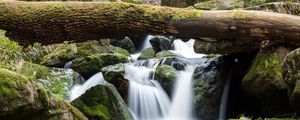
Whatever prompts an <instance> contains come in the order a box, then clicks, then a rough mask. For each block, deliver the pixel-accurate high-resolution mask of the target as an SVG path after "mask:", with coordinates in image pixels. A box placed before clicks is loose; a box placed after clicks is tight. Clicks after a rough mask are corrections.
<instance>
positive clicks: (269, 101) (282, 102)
mask: <svg viewBox="0 0 300 120" xmlns="http://www.w3.org/2000/svg"><path fill="white" fill-rule="evenodd" d="M290 51H291V50H290V49H289V48H286V47H282V46H280V47H275V48H266V49H262V50H260V51H259V53H258V54H257V56H256V57H255V59H254V60H253V61H252V64H251V67H250V68H249V70H248V72H247V74H246V75H245V76H244V78H243V80H242V88H243V90H244V92H245V93H246V94H248V95H250V96H255V97H256V98H257V99H258V100H259V101H260V102H261V104H262V109H263V112H264V113H265V114H266V115H272V114H273V115H274V114H280V113H282V112H286V111H288V110H289V107H288V97H287V85H286V83H285V82H284V80H283V77H282V69H281V63H282V61H283V58H284V57H285V56H286V54H287V53H288V52H290Z"/></svg>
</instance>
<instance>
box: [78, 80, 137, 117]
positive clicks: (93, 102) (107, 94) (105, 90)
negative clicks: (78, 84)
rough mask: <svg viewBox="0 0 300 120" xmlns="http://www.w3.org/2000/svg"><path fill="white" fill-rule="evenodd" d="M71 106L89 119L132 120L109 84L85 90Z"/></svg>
mask: <svg viewBox="0 0 300 120" xmlns="http://www.w3.org/2000/svg"><path fill="white" fill-rule="evenodd" d="M72 105H74V106H75V107H77V108H78V109H79V110H81V111H82V112H83V113H84V114H85V115H86V116H87V117H88V118H89V119H100V120H132V119H133V118H132V116H131V113H130V112H129V110H128V108H127V106H126V104H125V102H124V101H123V99H122V98H121V96H120V95H119V93H118V92H117V90H116V88H115V87H114V86H113V85H112V84H110V83H107V84H103V85H97V86H95V87H92V88H90V89H89V90H87V91H86V92H85V93H84V94H83V95H81V96H80V97H79V98H77V99H75V100H74V101H72Z"/></svg>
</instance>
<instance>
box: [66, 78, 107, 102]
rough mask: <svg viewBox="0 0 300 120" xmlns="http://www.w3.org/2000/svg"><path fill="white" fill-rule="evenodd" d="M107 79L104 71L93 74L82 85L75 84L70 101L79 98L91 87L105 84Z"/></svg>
mask: <svg viewBox="0 0 300 120" xmlns="http://www.w3.org/2000/svg"><path fill="white" fill-rule="evenodd" d="M105 83H106V81H105V80H104V78H103V76H102V73H101V72H99V73H97V74H95V75H94V76H92V77H91V78H90V79H88V80H87V81H86V82H85V83H84V84H82V85H74V86H73V87H72V89H71V92H70V98H69V101H73V100H74V99H76V98H78V97H79V96H81V95H82V94H84V93H85V91H87V90H88V89H90V88H91V87H94V86H96V85H99V84H105Z"/></svg>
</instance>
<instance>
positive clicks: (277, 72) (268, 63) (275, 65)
mask: <svg viewBox="0 0 300 120" xmlns="http://www.w3.org/2000/svg"><path fill="white" fill-rule="evenodd" d="M257 74H260V76H259V77H264V78H261V79H267V78H274V79H277V80H280V79H282V74H281V60H280V58H279V56H278V54H277V53H276V52H275V53H269V52H262V51H261V52H260V53H258V55H257V56H256V58H255V59H254V61H253V63H252V65H251V68H250V70H249V71H248V73H247V74H246V76H245V77H244V79H245V80H250V79H258V78H256V76H257Z"/></svg>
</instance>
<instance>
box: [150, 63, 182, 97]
mask: <svg viewBox="0 0 300 120" xmlns="http://www.w3.org/2000/svg"><path fill="white" fill-rule="evenodd" d="M176 73H177V71H176V69H175V68H173V67H171V66H169V65H159V66H157V68H156V70H155V77H154V79H155V80H157V81H158V82H159V83H160V84H161V86H162V88H163V89H164V90H165V91H166V92H167V93H168V95H171V94H172V89H173V87H174V85H175V79H176Z"/></svg>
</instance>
